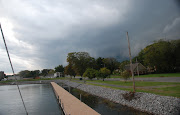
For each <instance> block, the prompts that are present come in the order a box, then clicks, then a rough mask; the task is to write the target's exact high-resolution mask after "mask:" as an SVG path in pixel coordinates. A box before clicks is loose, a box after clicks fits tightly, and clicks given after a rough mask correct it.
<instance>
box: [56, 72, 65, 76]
mask: <svg viewBox="0 0 180 115" xmlns="http://www.w3.org/2000/svg"><path fill="white" fill-rule="evenodd" d="M54 77H64V75H63V73H62V72H56V73H54Z"/></svg>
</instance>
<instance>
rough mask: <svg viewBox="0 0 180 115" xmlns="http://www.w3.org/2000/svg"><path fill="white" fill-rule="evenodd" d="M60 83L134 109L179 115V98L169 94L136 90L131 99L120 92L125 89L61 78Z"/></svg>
mask: <svg viewBox="0 0 180 115" xmlns="http://www.w3.org/2000/svg"><path fill="white" fill-rule="evenodd" d="M61 82H62V83H64V84H66V85H68V86H71V87H74V88H77V89H80V90H82V91H85V92H88V93H90V94H93V95H96V96H99V97H102V98H105V99H108V100H110V101H113V102H116V103H119V104H122V105H126V106H128V107H132V108H134V109H137V110H140V111H144V112H148V113H152V114H155V115H179V114H180V99H179V98H176V97H171V96H159V95H155V94H151V93H141V92H137V93H136V94H135V97H137V99H133V100H131V101H128V100H125V99H124V98H123V96H122V94H125V93H127V91H123V90H118V89H110V88H104V87H100V86H93V85H87V84H80V83H76V82H71V81H68V80H61Z"/></svg>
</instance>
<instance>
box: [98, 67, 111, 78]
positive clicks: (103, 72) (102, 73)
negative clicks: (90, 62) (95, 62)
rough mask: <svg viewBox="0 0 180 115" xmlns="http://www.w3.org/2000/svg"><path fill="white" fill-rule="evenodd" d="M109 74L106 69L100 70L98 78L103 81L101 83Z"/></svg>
mask: <svg viewBox="0 0 180 115" xmlns="http://www.w3.org/2000/svg"><path fill="white" fill-rule="evenodd" d="M110 74H111V71H110V70H109V69H107V68H105V67H104V68H101V69H100V74H99V75H100V77H101V78H102V79H103V81H104V79H105V78H106V77H108V76H109V75H110Z"/></svg>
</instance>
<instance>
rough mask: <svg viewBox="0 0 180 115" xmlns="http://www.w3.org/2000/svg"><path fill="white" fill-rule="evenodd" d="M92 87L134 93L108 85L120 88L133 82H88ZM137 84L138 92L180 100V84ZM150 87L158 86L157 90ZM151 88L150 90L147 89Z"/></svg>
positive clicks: (129, 89)
mask: <svg viewBox="0 0 180 115" xmlns="http://www.w3.org/2000/svg"><path fill="white" fill-rule="evenodd" d="M87 83H88V84H90V85H95V86H101V87H106V88H113V89H120V90H126V91H133V89H132V88H131V87H128V88H124V87H122V88H121V87H116V86H107V85H106V84H113V85H119V86H132V82H126V83H125V82H122V81H100V80H95V81H90V80H88V82H87ZM97 83H106V84H97ZM135 84H136V91H137V92H146V93H153V94H157V95H162V96H173V97H178V98H180V83H171V82H169V83H168V82H143V81H138V82H135ZM150 86H157V88H156V87H155V88H154V87H153V88H151V87H150ZM147 87H150V88H147Z"/></svg>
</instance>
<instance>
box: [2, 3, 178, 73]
mask: <svg viewBox="0 0 180 115" xmlns="http://www.w3.org/2000/svg"><path fill="white" fill-rule="evenodd" d="M0 14H1V16H0V22H1V24H2V26H3V30H4V34H5V37H6V39H7V43H8V47H9V50H10V53H11V57H12V60H13V63H14V66H15V68H16V72H18V71H20V70H25V69H30V70H31V69H32V70H33V69H43V68H54V67H55V66H57V65H59V64H63V65H66V64H67V63H66V57H67V54H68V53H69V52H75V51H76V52H77V51H87V52H89V53H90V55H91V56H93V57H99V56H101V57H116V58H118V59H119V60H120V61H122V60H123V59H127V58H128V48H127V40H126V31H128V32H129V36H130V42H131V49H132V54H133V56H135V55H137V54H138V52H139V51H140V50H141V49H142V48H144V47H145V46H146V45H148V44H150V43H153V41H154V40H158V39H161V38H164V37H166V38H167V39H178V37H179V34H180V33H179V30H180V22H179V17H180V10H179V5H178V1H177V0H158V1H147V0H137V1H132V0H111V1H109V0H104V1H100V0H94V1H91V0H83V1H82V0H76V1H73V0H72V1H67V0H60V1H59V0H51V1H48V0H38V1H37V0H31V1H22V0H13V1H10V0H1V1H0ZM0 38H1V37H0ZM1 41H2V40H1ZM3 45H4V44H3V43H2V42H0V51H1V52H2V53H1V56H0V60H2V64H1V66H0V70H4V71H5V72H6V73H11V69H10V66H7V65H8V64H9V63H8V60H7V59H6V53H5V49H4V46H3ZM5 65H6V68H5Z"/></svg>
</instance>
